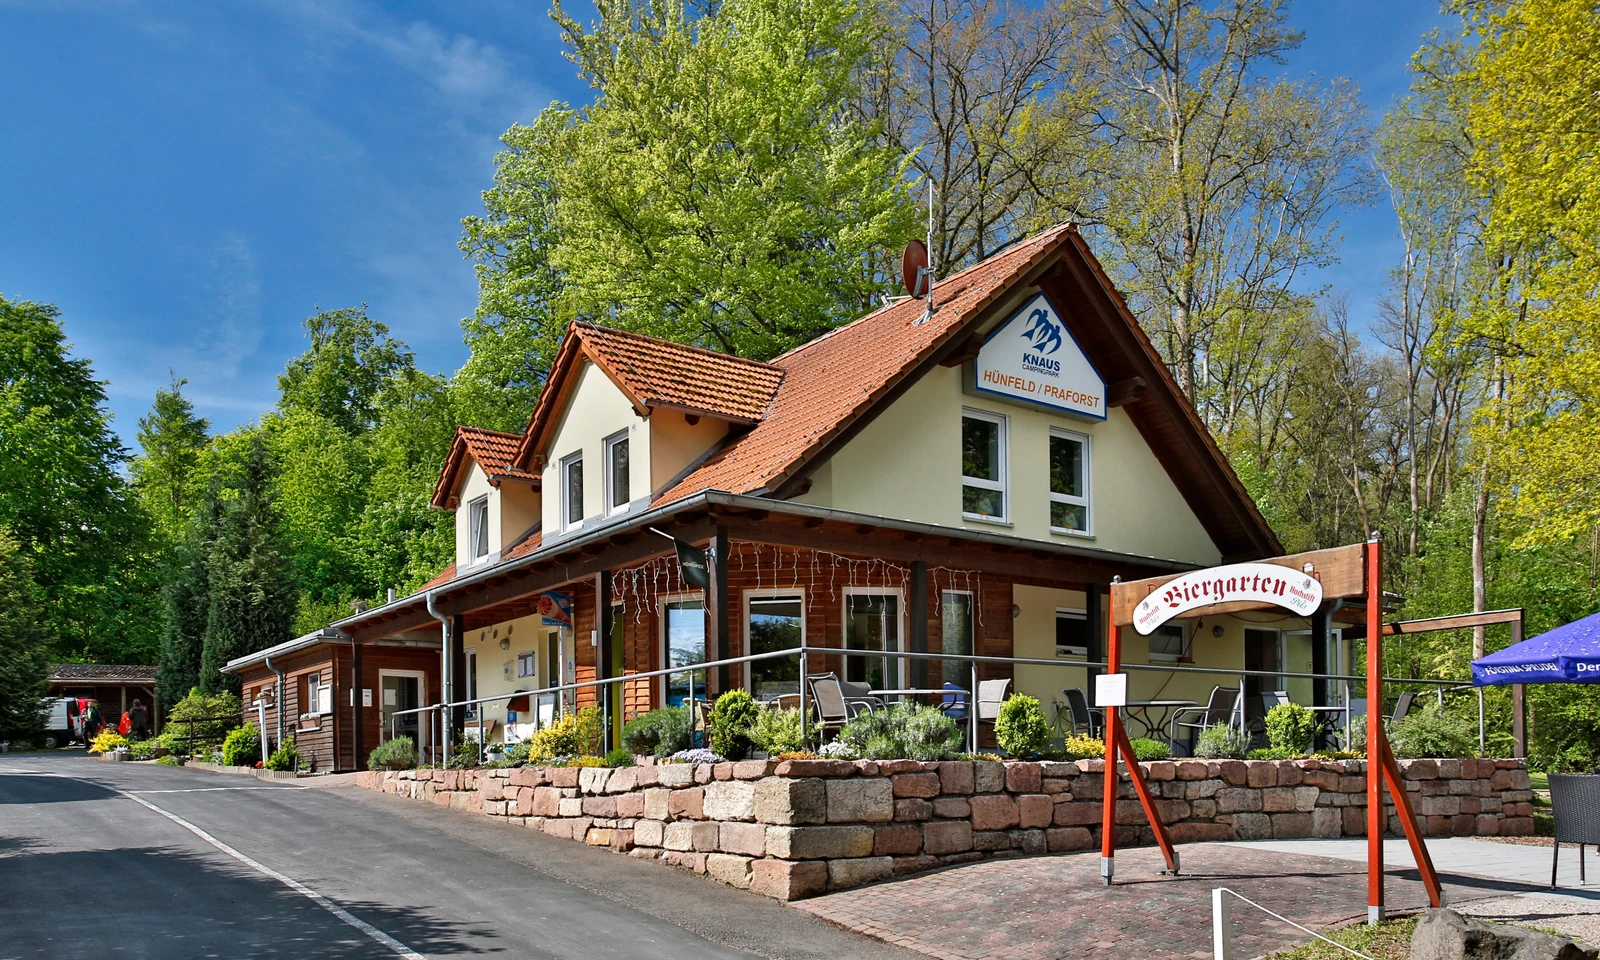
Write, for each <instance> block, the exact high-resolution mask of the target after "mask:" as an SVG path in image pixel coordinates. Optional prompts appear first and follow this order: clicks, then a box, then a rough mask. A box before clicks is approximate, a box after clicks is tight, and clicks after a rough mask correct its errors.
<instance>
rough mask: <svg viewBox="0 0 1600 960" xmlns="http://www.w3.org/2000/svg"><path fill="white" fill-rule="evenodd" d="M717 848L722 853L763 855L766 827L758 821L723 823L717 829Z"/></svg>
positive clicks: (765, 842) (747, 855) (750, 855)
mask: <svg viewBox="0 0 1600 960" xmlns="http://www.w3.org/2000/svg"><path fill="white" fill-rule="evenodd" d="M717 848H718V849H719V850H721V851H722V852H723V853H737V854H739V855H741V856H746V857H759V856H763V855H765V854H766V852H767V828H766V827H765V826H763V825H761V824H759V823H723V824H721V825H720V827H719V829H718V831H717Z"/></svg>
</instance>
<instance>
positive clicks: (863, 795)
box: [827, 777, 894, 823]
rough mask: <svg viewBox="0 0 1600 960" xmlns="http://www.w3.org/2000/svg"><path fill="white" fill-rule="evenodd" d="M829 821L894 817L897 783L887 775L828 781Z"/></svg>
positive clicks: (844, 821) (850, 821)
mask: <svg viewBox="0 0 1600 960" xmlns="http://www.w3.org/2000/svg"><path fill="white" fill-rule="evenodd" d="M827 793H828V822H829V823H882V822H887V821H889V820H893V819H894V786H893V784H892V783H891V782H890V781H889V780H888V779H886V778H883V777H872V778H870V779H869V778H858V779H852V780H829V781H827Z"/></svg>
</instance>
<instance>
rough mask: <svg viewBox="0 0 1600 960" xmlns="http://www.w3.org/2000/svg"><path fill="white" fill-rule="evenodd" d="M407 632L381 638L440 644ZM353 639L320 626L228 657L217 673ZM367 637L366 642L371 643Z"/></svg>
mask: <svg viewBox="0 0 1600 960" xmlns="http://www.w3.org/2000/svg"><path fill="white" fill-rule="evenodd" d="M408 634H410V631H395V632H394V633H393V634H388V635H386V636H385V637H384V638H383V640H384V641H385V645H393V644H396V643H398V644H402V645H405V646H415V647H424V648H426V647H432V648H433V649H435V650H437V649H439V647H440V645H441V644H442V643H443V641H442V639H441V638H440V637H439V635H438V634H437V633H434V634H431V635H429V634H423V633H418V634H415V635H408ZM376 639H378V638H371V640H376ZM354 640H355V638H354V637H353V636H352V635H351V634H349V633H347V632H345V631H341V630H339V629H338V628H337V627H323V628H322V629H321V630H317V631H315V632H312V633H308V634H305V635H304V636H299V637H295V638H294V639H293V640H285V641H284V642H282V643H280V644H277V645H275V646H271V647H267V648H266V649H264V650H257V651H256V652H255V653H250V654H246V655H245V656H242V657H236V658H234V659H232V660H229V661H228V662H227V663H225V664H223V665H222V667H221V672H222V673H241V672H243V671H245V670H248V669H250V668H251V667H254V666H261V665H265V664H266V662H267V658H268V657H277V658H279V659H280V660H281V659H282V658H283V657H287V656H290V655H291V654H296V653H303V652H305V651H307V650H314V649H316V648H317V647H320V646H323V645H325V644H340V645H348V644H350V643H351V642H352V641H354ZM371 640H369V641H367V642H371Z"/></svg>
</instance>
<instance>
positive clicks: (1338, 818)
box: [1311, 807, 1344, 840]
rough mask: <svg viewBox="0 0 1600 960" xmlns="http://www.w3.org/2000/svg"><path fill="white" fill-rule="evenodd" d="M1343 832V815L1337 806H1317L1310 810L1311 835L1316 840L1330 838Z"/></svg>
mask: <svg viewBox="0 0 1600 960" xmlns="http://www.w3.org/2000/svg"><path fill="white" fill-rule="evenodd" d="M1343 833H1344V815H1343V814H1341V813H1340V812H1339V808H1338V807H1317V808H1316V809H1315V810H1313V811H1311V835H1312V836H1313V837H1316V838H1317V839H1318V840H1331V839H1333V838H1335V837H1339V836H1341V835H1343Z"/></svg>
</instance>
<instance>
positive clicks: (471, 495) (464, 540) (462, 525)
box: [456, 463, 505, 570]
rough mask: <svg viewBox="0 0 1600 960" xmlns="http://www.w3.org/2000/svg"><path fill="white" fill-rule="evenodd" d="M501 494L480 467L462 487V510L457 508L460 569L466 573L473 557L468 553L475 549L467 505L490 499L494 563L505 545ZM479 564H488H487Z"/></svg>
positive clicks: (474, 468) (471, 469)
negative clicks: (486, 498) (479, 499)
mask: <svg viewBox="0 0 1600 960" xmlns="http://www.w3.org/2000/svg"><path fill="white" fill-rule="evenodd" d="M499 493H500V492H499V491H498V490H496V489H495V488H494V487H493V486H491V485H490V484H489V478H488V477H487V476H486V475H485V474H484V472H483V470H482V469H480V468H479V467H478V465H477V464H476V463H474V464H472V465H471V466H469V467H468V468H467V477H466V479H465V480H463V481H462V483H461V496H460V501H459V502H460V504H461V506H459V507H457V508H456V569H458V570H465V569H466V568H467V567H469V566H471V565H472V557H471V556H469V555H468V551H469V550H471V549H472V544H471V539H470V537H471V535H470V526H469V524H470V520H469V519H468V518H469V516H470V515H471V511H469V510H468V509H467V504H469V503H471V502H472V501H474V500H476V499H478V498H479V497H482V496H487V497H488V498H489V557H488V560H493V559H494V558H495V557H498V556H499V555H500V549H501V547H502V546H504V544H505V540H504V539H503V536H502V530H503V526H502V521H501V516H500V496H499ZM478 562H479V563H484V562H487V561H485V560H480V561H478Z"/></svg>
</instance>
